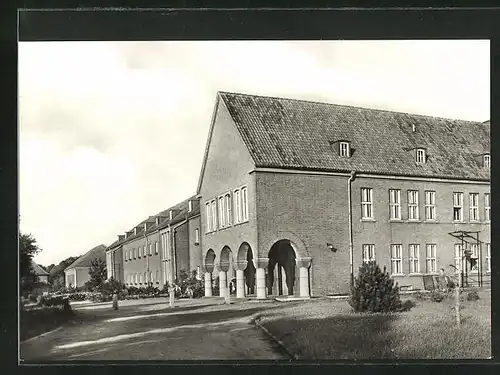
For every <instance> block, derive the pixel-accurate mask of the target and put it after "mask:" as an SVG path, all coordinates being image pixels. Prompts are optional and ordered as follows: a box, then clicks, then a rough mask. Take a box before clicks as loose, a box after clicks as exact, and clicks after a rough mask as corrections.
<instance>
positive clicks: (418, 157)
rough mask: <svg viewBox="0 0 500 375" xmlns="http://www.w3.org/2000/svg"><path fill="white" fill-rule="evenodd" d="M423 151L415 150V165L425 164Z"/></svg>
mask: <svg viewBox="0 0 500 375" xmlns="http://www.w3.org/2000/svg"><path fill="white" fill-rule="evenodd" d="M425 159H426V158H425V149H423V148H417V153H416V161H417V163H425Z"/></svg>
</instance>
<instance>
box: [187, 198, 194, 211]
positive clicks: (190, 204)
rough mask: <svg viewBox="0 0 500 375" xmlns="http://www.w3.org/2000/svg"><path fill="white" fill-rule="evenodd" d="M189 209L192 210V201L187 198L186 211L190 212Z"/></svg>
mask: <svg viewBox="0 0 500 375" xmlns="http://www.w3.org/2000/svg"><path fill="white" fill-rule="evenodd" d="M191 211H193V201H192V200H189V201H188V212H191Z"/></svg>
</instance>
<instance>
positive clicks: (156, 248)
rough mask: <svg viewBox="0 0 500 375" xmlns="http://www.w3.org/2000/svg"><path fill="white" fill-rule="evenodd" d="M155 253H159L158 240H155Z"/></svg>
mask: <svg viewBox="0 0 500 375" xmlns="http://www.w3.org/2000/svg"><path fill="white" fill-rule="evenodd" d="M155 255H158V241H155Z"/></svg>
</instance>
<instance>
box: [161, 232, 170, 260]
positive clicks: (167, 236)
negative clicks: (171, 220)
mask: <svg viewBox="0 0 500 375" xmlns="http://www.w3.org/2000/svg"><path fill="white" fill-rule="evenodd" d="M163 259H167V260H170V232H167V233H165V256H164V257H163Z"/></svg>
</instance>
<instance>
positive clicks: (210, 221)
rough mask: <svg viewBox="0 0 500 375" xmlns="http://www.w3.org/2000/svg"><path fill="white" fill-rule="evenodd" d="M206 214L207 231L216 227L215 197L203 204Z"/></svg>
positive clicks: (211, 230)
mask: <svg viewBox="0 0 500 375" xmlns="http://www.w3.org/2000/svg"><path fill="white" fill-rule="evenodd" d="M205 208H206V214H207V233H209V232H213V231H215V230H216V229H217V207H216V203H215V199H214V200H212V201H210V202H207V203H206V205H205Z"/></svg>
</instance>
